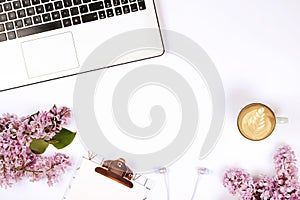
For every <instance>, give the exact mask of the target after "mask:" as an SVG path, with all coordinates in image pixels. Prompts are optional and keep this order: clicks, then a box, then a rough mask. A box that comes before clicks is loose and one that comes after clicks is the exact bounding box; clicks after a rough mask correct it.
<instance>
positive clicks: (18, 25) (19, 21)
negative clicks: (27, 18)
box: [15, 19, 23, 28]
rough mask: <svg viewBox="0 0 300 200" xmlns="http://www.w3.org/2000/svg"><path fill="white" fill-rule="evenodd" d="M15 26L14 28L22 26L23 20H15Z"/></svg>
mask: <svg viewBox="0 0 300 200" xmlns="http://www.w3.org/2000/svg"><path fill="white" fill-rule="evenodd" d="M15 27H16V28H22V27H23V21H22V20H21V19H19V20H16V21H15Z"/></svg>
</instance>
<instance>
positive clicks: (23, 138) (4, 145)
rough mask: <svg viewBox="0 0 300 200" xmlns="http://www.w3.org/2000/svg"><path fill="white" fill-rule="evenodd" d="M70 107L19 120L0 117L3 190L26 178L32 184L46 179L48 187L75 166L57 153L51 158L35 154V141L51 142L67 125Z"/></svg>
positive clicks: (7, 116)
mask: <svg viewBox="0 0 300 200" xmlns="http://www.w3.org/2000/svg"><path fill="white" fill-rule="evenodd" d="M70 117H71V112H70V109H69V108H66V107H62V108H57V107H56V106H54V107H53V108H52V109H51V110H50V112H44V111H42V112H38V113H36V114H34V115H31V116H25V117H20V118H18V117H17V116H16V115H11V114H4V115H3V117H2V118H1V117H0V187H4V188H7V187H11V186H12V185H13V183H14V182H17V181H20V180H21V179H22V178H23V177H28V178H30V180H31V181H38V180H41V179H44V178H46V179H47V180H48V185H49V186H51V185H53V183H55V182H57V181H58V178H59V175H60V174H62V173H64V172H65V169H66V168H67V167H68V166H70V165H71V163H70V161H69V157H68V156H66V155H64V154H60V153H57V154H55V155H53V156H50V157H45V156H42V155H37V154H34V153H33V152H32V151H31V149H30V148H29V147H30V144H31V142H32V139H33V138H35V139H44V140H50V139H51V138H52V137H54V136H55V135H56V134H57V133H58V132H59V131H60V130H62V126H63V125H66V124H67V120H68V118H70Z"/></svg>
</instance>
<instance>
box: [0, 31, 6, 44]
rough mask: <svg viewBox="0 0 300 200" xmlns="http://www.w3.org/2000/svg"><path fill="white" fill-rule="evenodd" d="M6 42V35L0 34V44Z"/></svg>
mask: <svg viewBox="0 0 300 200" xmlns="http://www.w3.org/2000/svg"><path fill="white" fill-rule="evenodd" d="M6 40H7V37H6V34H5V33H1V34H0V42H3V41H6Z"/></svg>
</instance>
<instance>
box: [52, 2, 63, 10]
mask: <svg viewBox="0 0 300 200" xmlns="http://www.w3.org/2000/svg"><path fill="white" fill-rule="evenodd" d="M54 7H55V9H56V10H58V9H61V8H63V3H62V1H56V2H54Z"/></svg>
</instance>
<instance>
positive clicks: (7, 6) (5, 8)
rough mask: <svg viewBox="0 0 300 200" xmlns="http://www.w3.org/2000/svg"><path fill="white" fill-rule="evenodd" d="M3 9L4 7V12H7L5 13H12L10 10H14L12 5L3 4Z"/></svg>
mask: <svg viewBox="0 0 300 200" xmlns="http://www.w3.org/2000/svg"><path fill="white" fill-rule="evenodd" d="M3 7H4V10H5V11H10V10H12V6H11V3H5V4H3Z"/></svg>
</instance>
